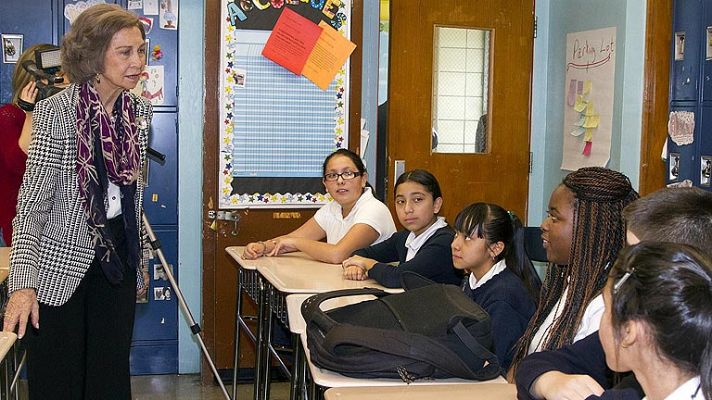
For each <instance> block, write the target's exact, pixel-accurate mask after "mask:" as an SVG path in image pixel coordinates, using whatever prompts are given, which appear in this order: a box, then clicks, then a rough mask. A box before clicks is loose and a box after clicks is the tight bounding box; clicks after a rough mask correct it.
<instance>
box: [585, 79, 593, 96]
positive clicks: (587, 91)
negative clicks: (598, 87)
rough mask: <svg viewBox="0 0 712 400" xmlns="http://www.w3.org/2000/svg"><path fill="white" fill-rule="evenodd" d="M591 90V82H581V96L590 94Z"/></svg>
mask: <svg viewBox="0 0 712 400" xmlns="http://www.w3.org/2000/svg"><path fill="white" fill-rule="evenodd" d="M592 88H593V82H591V80H590V79H589V80H586V81H584V82H583V94H584V95H587V94H589V93H591V89H592Z"/></svg>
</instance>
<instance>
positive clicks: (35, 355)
mask: <svg viewBox="0 0 712 400" xmlns="http://www.w3.org/2000/svg"><path fill="white" fill-rule="evenodd" d="M120 221H121V218H120V217H118V218H115V219H114V220H111V221H110V222H109V226H110V227H111V229H112V232H113V233H114V238H115V242H116V243H115V245H116V248H117V251H118V252H119V255H120V257H121V259H122V260H126V254H127V251H126V243H125V234H124V228H123V223H122V222H120ZM124 265H126V263H124ZM134 267H135V266H131V267H129V268H127V270H126V271H124V279H123V281H122V282H121V283H120V284H119V285H111V284H110V283H109V282H108V280H107V279H106V277H105V276H104V273H103V272H102V270H101V266H100V265H99V262H98V259H94V261H93V262H92V264H91V266H90V267H89V270H88V271H87V274H86V276H85V277H84V279H82V282H81V283H80V284H79V287H78V288H77V290H76V292H74V294H73V295H72V297H71V298H70V299H69V301H67V303H65V304H63V305H62V306H59V307H52V306H47V305H43V304H40V329H39V330H35V329H34V328H32V327H31V325H30V324H28V326H27V328H28V331H27V332H28V333H27V334H26V335H25V338H23V340H22V342H23V344H24V345H25V346H26V348H27V375H28V376H27V377H28V383H29V394H30V399H31V400H34V399H38V400H39V399H43V400H45V399H58V400H60V399H68V400H70V399H71V400H77V399H122V400H123V399H127V400H128V399H131V380H130V376H129V352H130V347H131V334H132V331H133V321H134V311H135V306H136V278H135V276H136V272H135V270H134Z"/></svg>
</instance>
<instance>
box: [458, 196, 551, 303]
mask: <svg viewBox="0 0 712 400" xmlns="http://www.w3.org/2000/svg"><path fill="white" fill-rule="evenodd" d="M455 230H456V231H457V232H460V233H463V234H465V235H466V236H467V237H478V238H480V239H485V240H486V241H487V244H488V245H491V244H494V243H497V242H502V243H504V250H503V251H502V252H501V253H499V255H498V256H497V258H496V259H495V262H497V261H500V260H502V259H504V260H505V262H506V263H507V269H509V270H510V271H512V272H513V273H514V274H515V275H516V276H517V277H519V279H521V280H522V282H523V283H524V287H526V289H527V292H528V293H529V295H530V296H531V297H532V299H533V300H534V303H537V302H538V301H539V290H540V288H541V280H540V279H539V276H538V275H537V274H536V271H535V270H534V266H533V265H532V262H531V260H530V259H529V256H528V255H527V252H526V250H524V229H522V222H521V221H520V220H519V218H518V217H517V216H516V215H515V214H514V213H512V212H510V211H506V210H505V209H504V208H502V207H500V206H498V205H496V204H490V203H473V204H470V205H469V206H467V207H465V209H463V210H462V211H460V212H459V213H458V214H457V218H455Z"/></svg>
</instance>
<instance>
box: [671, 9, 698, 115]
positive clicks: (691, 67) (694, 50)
mask: <svg viewBox="0 0 712 400" xmlns="http://www.w3.org/2000/svg"><path fill="white" fill-rule="evenodd" d="M674 4H675V5H674V7H675V9H674V16H673V20H674V21H673V40H672V47H673V48H672V54H673V57H672V76H671V77H670V78H671V82H670V100H671V101H680V100H697V98H698V97H697V94H698V91H697V88H698V80H699V72H700V70H699V65H700V64H699V61H700V46H701V42H702V40H701V39H702V29H701V26H700V11H701V10H702V3H701V1H700V0H677V1H675V3H674Z"/></svg>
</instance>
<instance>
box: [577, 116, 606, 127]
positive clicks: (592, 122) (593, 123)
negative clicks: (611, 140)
mask: <svg viewBox="0 0 712 400" xmlns="http://www.w3.org/2000/svg"><path fill="white" fill-rule="evenodd" d="M600 119H601V116H600V115H598V114H596V115H591V116H589V117H586V120H585V121H584V122H583V125H581V126H583V127H584V128H589V129H592V128H598V123H599V121H600Z"/></svg>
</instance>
